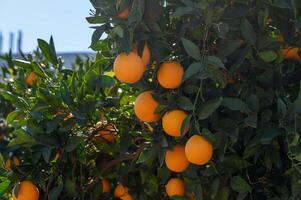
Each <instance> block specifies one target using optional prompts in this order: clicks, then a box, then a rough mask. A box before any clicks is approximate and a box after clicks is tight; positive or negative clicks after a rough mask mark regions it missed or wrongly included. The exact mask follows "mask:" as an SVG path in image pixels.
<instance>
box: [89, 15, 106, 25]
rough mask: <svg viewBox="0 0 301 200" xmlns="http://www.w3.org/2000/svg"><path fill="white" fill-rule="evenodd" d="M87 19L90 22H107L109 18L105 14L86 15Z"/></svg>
mask: <svg viewBox="0 0 301 200" xmlns="http://www.w3.org/2000/svg"><path fill="white" fill-rule="evenodd" d="M86 20H87V22H88V23H89V24H102V23H105V22H107V20H108V18H107V17H104V16H91V17H86Z"/></svg>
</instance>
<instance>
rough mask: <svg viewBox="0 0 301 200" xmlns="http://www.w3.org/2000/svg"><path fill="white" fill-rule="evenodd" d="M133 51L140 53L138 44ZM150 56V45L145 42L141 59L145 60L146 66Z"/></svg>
mask: <svg viewBox="0 0 301 200" xmlns="http://www.w3.org/2000/svg"><path fill="white" fill-rule="evenodd" d="M132 51H133V52H134V53H137V54H138V48H137V45H136V46H135V47H134V48H133V49H132ZM150 58H151V51H150V49H149V47H148V44H147V43H145V44H144V47H143V51H142V55H141V59H142V61H143V64H144V65H145V66H146V65H148V63H149V61H150Z"/></svg>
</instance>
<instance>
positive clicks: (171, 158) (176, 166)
mask: <svg viewBox="0 0 301 200" xmlns="http://www.w3.org/2000/svg"><path fill="white" fill-rule="evenodd" d="M165 164H166V167H167V168H168V169H169V170H170V171H173V172H183V171H185V170H186V169H187V167H188V165H189V162H188V160H187V158H186V156H185V147H184V146H183V145H179V144H178V145H176V146H174V148H173V149H172V150H167V151H166V154H165Z"/></svg>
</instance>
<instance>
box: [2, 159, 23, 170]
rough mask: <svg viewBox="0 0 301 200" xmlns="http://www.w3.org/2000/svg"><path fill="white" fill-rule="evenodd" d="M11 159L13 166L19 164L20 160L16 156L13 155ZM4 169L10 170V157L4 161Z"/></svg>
mask: <svg viewBox="0 0 301 200" xmlns="http://www.w3.org/2000/svg"><path fill="white" fill-rule="evenodd" d="M12 160H13V163H14V166H15V167H18V166H20V164H21V162H20V160H19V159H18V158H16V157H13V158H12ZM5 169H6V170H11V159H7V160H6V161H5Z"/></svg>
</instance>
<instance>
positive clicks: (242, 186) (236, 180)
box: [230, 176, 252, 193]
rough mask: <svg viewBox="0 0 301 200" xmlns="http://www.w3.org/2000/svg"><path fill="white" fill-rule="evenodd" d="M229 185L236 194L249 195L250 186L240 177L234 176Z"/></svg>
mask: <svg viewBox="0 0 301 200" xmlns="http://www.w3.org/2000/svg"><path fill="white" fill-rule="evenodd" d="M230 184H231V187H232V189H233V190H234V191H236V192H238V193H250V192H251V191H252V189H251V187H250V185H249V184H248V183H247V182H246V181H245V180H244V179H243V178H241V177H240V176H234V177H233V178H232V179H231V183H230Z"/></svg>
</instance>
